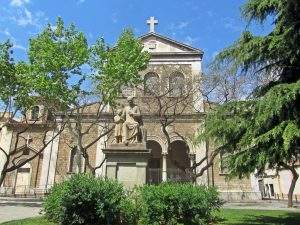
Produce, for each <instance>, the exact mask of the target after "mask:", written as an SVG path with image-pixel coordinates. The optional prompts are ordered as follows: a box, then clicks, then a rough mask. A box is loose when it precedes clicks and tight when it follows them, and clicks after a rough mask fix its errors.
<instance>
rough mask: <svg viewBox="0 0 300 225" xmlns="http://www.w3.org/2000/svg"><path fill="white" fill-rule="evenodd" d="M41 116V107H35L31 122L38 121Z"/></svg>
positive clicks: (32, 111)
mask: <svg viewBox="0 0 300 225" xmlns="http://www.w3.org/2000/svg"><path fill="white" fill-rule="evenodd" d="M39 114H40V107H38V106H34V107H33V108H32V110H31V120H38V119H39Z"/></svg>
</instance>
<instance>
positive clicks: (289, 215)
mask: <svg viewBox="0 0 300 225" xmlns="http://www.w3.org/2000/svg"><path fill="white" fill-rule="evenodd" d="M297 224H300V212H292V211H273V210H250V209H249V210H248V209H223V210H222V211H221V212H220V221H219V223H218V225H297ZM1 225H56V224H54V223H50V222H48V221H47V220H45V219H43V218H42V217H36V218H31V219H25V220H19V221H12V222H6V223H1Z"/></svg>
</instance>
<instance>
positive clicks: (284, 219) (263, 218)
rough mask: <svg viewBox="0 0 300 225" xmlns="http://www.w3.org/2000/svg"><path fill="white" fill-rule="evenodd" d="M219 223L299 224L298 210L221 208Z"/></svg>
mask: <svg viewBox="0 0 300 225" xmlns="http://www.w3.org/2000/svg"><path fill="white" fill-rule="evenodd" d="M220 217H221V222H220V223H219V224H220V225H262V224H264V225H298V224H299V225H300V212H299V211H298V212H293V211H273V210H248V209H223V210H222V211H221V212H220Z"/></svg>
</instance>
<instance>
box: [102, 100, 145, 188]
mask: <svg viewBox="0 0 300 225" xmlns="http://www.w3.org/2000/svg"><path fill="white" fill-rule="evenodd" d="M127 103H128V104H127V105H126V106H124V107H123V108H122V109H119V110H117V114H116V116H115V117H114V123H115V133H114V134H115V140H114V142H113V143H111V144H110V145H108V147H107V148H105V149H103V153H104V154H105V156H106V177H107V178H110V179H117V180H118V181H120V182H121V183H123V184H124V185H125V187H127V188H132V187H134V186H135V185H143V184H145V183H146V176H147V166H148V159H149V157H150V153H151V150H149V149H147V147H146V139H147V138H146V136H147V132H146V130H145V129H144V127H143V121H142V117H141V111H140V108H139V107H138V106H137V105H135V104H134V98H133V97H128V98H127Z"/></svg>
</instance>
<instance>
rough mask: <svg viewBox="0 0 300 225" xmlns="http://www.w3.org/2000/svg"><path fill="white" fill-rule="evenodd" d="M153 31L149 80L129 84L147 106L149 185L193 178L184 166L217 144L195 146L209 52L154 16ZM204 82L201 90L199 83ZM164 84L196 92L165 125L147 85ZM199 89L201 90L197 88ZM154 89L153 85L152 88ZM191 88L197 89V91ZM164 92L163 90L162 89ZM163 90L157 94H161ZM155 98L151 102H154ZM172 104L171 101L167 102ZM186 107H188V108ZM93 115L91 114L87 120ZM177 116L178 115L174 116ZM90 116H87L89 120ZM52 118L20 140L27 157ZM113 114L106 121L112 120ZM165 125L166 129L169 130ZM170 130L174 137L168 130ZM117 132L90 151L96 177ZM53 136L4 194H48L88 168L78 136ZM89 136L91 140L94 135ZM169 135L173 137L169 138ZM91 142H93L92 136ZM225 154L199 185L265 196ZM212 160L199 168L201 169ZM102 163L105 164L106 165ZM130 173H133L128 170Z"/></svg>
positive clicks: (7, 139)
mask: <svg viewBox="0 0 300 225" xmlns="http://www.w3.org/2000/svg"><path fill="white" fill-rule="evenodd" d="M147 23H148V25H149V27H150V29H149V32H148V33H146V34H144V35H143V36H141V37H140V41H141V42H142V44H143V45H144V49H145V50H146V51H148V52H149V53H150V55H151V59H150V62H149V65H148V67H147V69H145V70H144V71H142V72H141V73H140V75H141V76H142V78H143V80H144V82H143V85H142V86H143V87H142V88H136V87H127V88H124V90H123V93H122V96H123V97H124V99H125V98H126V97H128V96H133V97H134V101H135V103H136V104H137V105H139V106H140V108H141V115H142V117H143V127H144V129H145V130H146V131H147V134H146V144H147V148H148V149H151V156H150V159H149V161H148V167H147V183H150V184H156V183H160V182H165V181H177V182H186V181H190V180H189V179H190V177H189V174H187V173H186V171H185V170H184V169H182V168H189V167H191V166H193V165H194V164H195V163H197V162H200V161H201V160H202V159H203V158H204V157H205V156H206V155H207V154H209V152H210V151H211V150H212V148H213V143H205V142H203V143H200V144H195V141H194V139H195V135H196V134H197V133H198V132H200V131H201V129H202V126H203V125H202V124H203V121H204V119H205V113H206V112H207V110H208V108H209V107H207V103H206V102H205V101H204V99H203V98H202V94H201V76H202V60H203V54H204V52H203V51H202V50H201V49H197V48H194V47H192V46H189V45H187V44H184V43H181V42H179V41H176V40H173V39H171V38H169V37H166V36H164V35H161V34H158V33H157V32H156V31H155V25H157V24H158V21H157V20H155V19H154V17H151V18H150V19H149V20H148V21H147ZM195 80H196V81H199V84H200V86H199V88H197V87H196V83H197V82H195ZM157 83H162V84H163V87H167V88H169V89H168V90H169V93H167V94H166V96H165V97H166V99H170V98H172V97H174V96H177V95H178V94H180V93H181V91H182V90H183V89H184V91H185V92H191V95H192V96H190V98H191V100H190V99H189V100H188V102H189V105H187V104H186V102H177V103H176V104H178V109H181V108H184V109H183V110H181V111H180V113H177V114H173V115H170V112H168V113H169V114H168V113H167V114H166V115H169V118H167V116H166V118H165V119H166V120H167V119H169V120H173V121H170V123H169V124H167V125H166V127H162V126H163V125H162V118H161V117H162V116H163V115H158V114H155V113H153V111H151V107H150V106H149V102H151V96H149V92H148V91H147V90H148V89H147V88H155V87H156V86H155V84H157ZM195 87H196V88H195ZM152 90H153V89H152ZM191 90H194V91H193V92H192V91H191ZM159 91H160V90H159ZM159 91H157V92H159ZM149 99H150V100H149ZM165 103H166V102H165ZM182 105H183V106H182ZM42 112H43V106H42V105H40V106H36V107H35V108H34V109H33V110H32V111H31V112H30V117H31V118H32V119H33V120H34V119H35V118H38V115H39V114H41V113H42ZM90 116H91V113H90V112H89V113H87V115H86V121H88V118H90ZM172 116H173V117H172ZM83 120H84V119H83ZM46 121H47V118H42V119H41V121H39V122H38V123H35V124H34V125H33V128H32V129H30V132H27V133H24V134H23V136H24V138H23V139H20V140H19V143H18V144H17V145H18V149H19V150H20V151H22V153H23V154H22V156H20V157H19V159H18V160H22V157H30V156H31V155H32V154H33V153H34V152H37V151H38V149H39V145H40V141H41V139H42V134H43V132H44V130H43V129H45V126H44V125H43V124H44V123H46ZM111 122H112V118H111V117H110V116H109V115H108V116H105V118H103V120H102V121H101V123H111ZM20 126H22V124H20V123H18V122H15V123H13V124H12V125H9V126H6V127H4V128H3V129H2V130H1V135H0V145H1V147H2V149H4V150H5V151H11V149H12V148H13V147H14V145H15V144H16V137H15V133H16V131H17V130H18V129H20V128H19V127H20ZM164 128H165V129H164ZM164 131H166V132H168V135H167V136H166V134H165V133H164ZM98 132H100V129H97V127H95V128H93V129H91V130H90V132H89V138H90V139H91V140H92V139H95V138H96V137H97V135H98ZM112 136H113V135H106V136H104V137H102V138H100V139H99V140H98V141H97V142H95V144H94V145H92V146H91V148H90V149H89V151H88V153H89V160H90V161H91V163H92V164H93V165H94V166H99V168H97V170H96V176H106V162H105V154H104V153H103V149H104V148H106V147H107V146H109V144H110V143H112V142H113V138H112ZM47 137H48V138H51V137H55V138H54V139H53V141H52V142H51V143H50V144H49V145H47V147H46V148H45V150H44V151H43V152H42V153H41V154H39V156H38V157H36V158H34V159H33V160H32V161H30V162H28V163H26V164H25V165H24V166H22V167H21V168H19V169H17V170H15V171H12V172H10V173H9V174H8V175H7V177H6V178H5V180H4V183H3V185H2V187H1V188H0V190H1V191H0V194H2V195H30V194H43V193H46V192H47V190H48V189H49V188H50V187H52V186H53V184H55V183H56V182H61V181H62V180H64V179H67V178H68V177H69V176H70V175H71V174H74V173H78V172H81V171H84V168H82V167H84V163H82V161H83V160H84V159H82V157H81V156H80V153H78V151H76V149H75V148H71V147H70V145H71V142H72V140H71V139H72V138H71V135H70V133H69V132H68V130H67V129H66V130H64V131H63V132H62V133H60V134H57V133H56V131H55V130H50V131H48V132H47ZM89 138H87V139H89ZM168 139H169V140H168ZM87 141H88V140H87ZM3 157H4V156H3V155H1V153H0V170H1V169H2V167H3V162H4V161H3ZM223 158H224V156H223V155H218V156H217V157H216V158H215V160H214V163H213V165H212V166H211V167H210V168H209V169H208V170H207V171H205V172H204V173H203V174H202V176H200V177H198V178H197V179H196V183H197V184H202V185H210V186H215V187H217V188H218V190H219V191H220V192H221V196H222V197H223V198H224V199H225V200H249V199H260V198H261V194H260V192H259V187H258V180H257V178H256V177H255V176H254V175H253V176H251V177H250V178H248V179H243V180H239V179H231V180H228V179H227V178H226V166H224V164H223V163H222V159H223ZM207 161H208V159H206V160H204V162H203V163H202V164H201V165H200V166H198V167H196V169H195V170H196V173H197V171H200V170H201V168H202V167H203V166H205V165H206V163H207ZM100 165H101V166H100ZM128 176H130V174H128Z"/></svg>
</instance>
